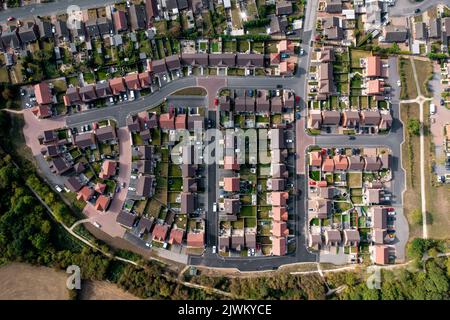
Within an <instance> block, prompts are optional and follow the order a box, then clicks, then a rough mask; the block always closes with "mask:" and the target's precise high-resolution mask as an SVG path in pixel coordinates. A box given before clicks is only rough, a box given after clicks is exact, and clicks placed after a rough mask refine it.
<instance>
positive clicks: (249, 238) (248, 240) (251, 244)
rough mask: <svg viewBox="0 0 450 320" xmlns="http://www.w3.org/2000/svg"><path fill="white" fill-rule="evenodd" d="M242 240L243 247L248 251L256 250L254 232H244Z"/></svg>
mask: <svg viewBox="0 0 450 320" xmlns="http://www.w3.org/2000/svg"><path fill="white" fill-rule="evenodd" d="M244 238H245V239H244V240H245V246H246V247H247V248H248V249H255V248H256V233H254V232H251V233H249V232H246V233H245V234H244Z"/></svg>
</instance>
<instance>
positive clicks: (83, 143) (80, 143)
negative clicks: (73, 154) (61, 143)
mask: <svg viewBox="0 0 450 320" xmlns="http://www.w3.org/2000/svg"><path fill="white" fill-rule="evenodd" d="M73 138H74V144H75V145H76V146H77V147H78V148H80V149H86V148H90V149H95V148H96V140H95V135H94V133H93V132H87V133H81V134H78V135H76V136H74V137H73Z"/></svg>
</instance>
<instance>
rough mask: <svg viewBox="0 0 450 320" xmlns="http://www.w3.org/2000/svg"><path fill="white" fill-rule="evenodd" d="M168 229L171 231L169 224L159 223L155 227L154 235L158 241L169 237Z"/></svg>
mask: <svg viewBox="0 0 450 320" xmlns="http://www.w3.org/2000/svg"><path fill="white" fill-rule="evenodd" d="M167 231H169V227H168V226H167V225H162V224H157V225H155V227H154V228H153V232H152V237H153V239H154V240H157V241H164V240H166V237H167Z"/></svg>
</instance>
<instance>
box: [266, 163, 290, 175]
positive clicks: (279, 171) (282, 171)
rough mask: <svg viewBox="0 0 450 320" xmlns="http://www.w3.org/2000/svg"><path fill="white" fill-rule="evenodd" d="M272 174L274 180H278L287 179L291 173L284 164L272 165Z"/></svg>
mask: <svg viewBox="0 0 450 320" xmlns="http://www.w3.org/2000/svg"><path fill="white" fill-rule="evenodd" d="M270 174H271V176H272V178H276V179H280V178H282V179H287V178H288V177H289V171H287V170H286V165H285V164H284V163H272V164H271V167H270Z"/></svg>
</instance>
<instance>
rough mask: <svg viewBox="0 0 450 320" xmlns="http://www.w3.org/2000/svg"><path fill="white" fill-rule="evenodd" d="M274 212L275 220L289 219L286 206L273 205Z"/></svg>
mask: <svg viewBox="0 0 450 320" xmlns="http://www.w3.org/2000/svg"><path fill="white" fill-rule="evenodd" d="M272 214H273V220H275V221H287V219H288V212H287V210H286V207H272Z"/></svg>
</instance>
